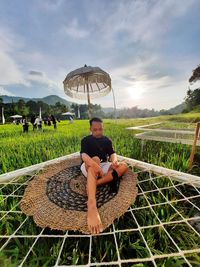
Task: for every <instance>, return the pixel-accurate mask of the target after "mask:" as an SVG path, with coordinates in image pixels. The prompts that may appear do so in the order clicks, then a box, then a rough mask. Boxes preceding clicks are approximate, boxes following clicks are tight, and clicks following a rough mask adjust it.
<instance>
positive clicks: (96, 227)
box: [87, 200, 103, 234]
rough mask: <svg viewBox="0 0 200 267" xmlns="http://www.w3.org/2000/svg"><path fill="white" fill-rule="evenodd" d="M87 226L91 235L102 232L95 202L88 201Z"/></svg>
mask: <svg viewBox="0 0 200 267" xmlns="http://www.w3.org/2000/svg"><path fill="white" fill-rule="evenodd" d="M87 224H88V229H89V231H90V233H91V234H98V233H100V232H102V231H103V226H102V222H101V218H100V216H99V212H98V209H97V206H96V200H89V201H88V212H87Z"/></svg>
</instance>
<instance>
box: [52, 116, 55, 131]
mask: <svg viewBox="0 0 200 267" xmlns="http://www.w3.org/2000/svg"><path fill="white" fill-rule="evenodd" d="M51 120H52V123H53V127H54V129H56V119H55V117H54V116H53V115H51Z"/></svg>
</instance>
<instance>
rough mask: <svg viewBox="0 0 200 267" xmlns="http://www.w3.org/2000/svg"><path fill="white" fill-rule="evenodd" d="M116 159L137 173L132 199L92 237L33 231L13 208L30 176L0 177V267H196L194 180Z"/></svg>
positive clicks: (199, 235)
mask: <svg viewBox="0 0 200 267" xmlns="http://www.w3.org/2000/svg"><path fill="white" fill-rule="evenodd" d="M69 156H70V155H69ZM69 156H68V157H69ZM119 159H120V160H122V161H123V160H124V161H126V162H127V163H128V164H129V168H130V169H132V170H133V171H134V172H135V173H137V175H138V184H137V186H138V196H137V199H136V201H135V203H134V204H132V205H131V206H130V208H129V209H128V210H127V212H126V213H125V214H124V215H123V216H121V217H120V218H119V219H116V220H115V221H114V223H113V224H112V225H111V226H110V227H108V228H107V229H106V230H105V231H104V232H103V233H100V234H98V235H84V234H81V233H80V232H78V231H76V232H74V231H58V230H51V229H48V228H40V227H38V226H36V225H35V224H34V222H33V220H32V218H31V217H27V216H26V215H25V214H23V213H22V211H21V210H20V208H19V203H20V200H21V199H22V196H23V193H24V190H25V188H26V186H27V184H28V182H29V181H30V180H32V179H33V177H34V175H28V174H26V175H20V176H16V177H14V176H15V175H14V174H12V175H11V176H10V177H12V179H11V180H9V181H5V180H3V177H5V178H6V177H8V176H3V175H1V176H0V192H1V196H0V265H1V263H2V262H3V263H5V262H6V263H8V262H10V263H12V264H16V266H67V265H71V266H199V260H200V177H197V176H194V175H189V174H185V173H181V172H177V171H173V170H169V169H166V168H161V167H158V166H155V165H151V164H147V163H144V162H141V161H136V160H133V159H130V158H125V157H121V156H119ZM25 169H26V173H27V168H25ZM31 171H32V169H31ZM17 174H18V175H19V172H18V173H17ZM130 190H131V188H130ZM14 266H15V265H14Z"/></svg>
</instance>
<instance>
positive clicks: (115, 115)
mask: <svg viewBox="0 0 200 267" xmlns="http://www.w3.org/2000/svg"><path fill="white" fill-rule="evenodd" d="M111 89H112V93H113V102H114V117H115V119H116V117H117V114H116V103H115V95H114V90H113V88H112V87H111Z"/></svg>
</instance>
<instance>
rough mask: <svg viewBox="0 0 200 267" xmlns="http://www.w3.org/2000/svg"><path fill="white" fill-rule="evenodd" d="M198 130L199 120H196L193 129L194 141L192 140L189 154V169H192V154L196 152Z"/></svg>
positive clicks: (199, 128) (199, 126)
mask: <svg viewBox="0 0 200 267" xmlns="http://www.w3.org/2000/svg"><path fill="white" fill-rule="evenodd" d="M199 130H200V122H197V125H196V129H195V135H194V141H193V145H192V151H191V154H190V160H189V170H191V169H192V163H193V160H194V155H195V152H196V144H197V140H198V138H199Z"/></svg>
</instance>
